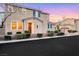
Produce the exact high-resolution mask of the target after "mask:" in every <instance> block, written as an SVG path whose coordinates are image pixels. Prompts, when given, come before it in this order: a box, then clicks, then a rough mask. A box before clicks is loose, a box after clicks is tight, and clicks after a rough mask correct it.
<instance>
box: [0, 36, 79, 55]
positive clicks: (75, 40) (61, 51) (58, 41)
mask: <svg viewBox="0 0 79 59" xmlns="http://www.w3.org/2000/svg"><path fill="white" fill-rule="evenodd" d="M0 55H1V56H79V35H76V36H69V37H61V38H51V39H43V40H35V41H25V42H18V43H7V44H0Z"/></svg>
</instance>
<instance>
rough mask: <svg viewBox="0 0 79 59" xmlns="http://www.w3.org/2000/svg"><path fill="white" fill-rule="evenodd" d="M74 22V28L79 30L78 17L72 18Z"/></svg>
mask: <svg viewBox="0 0 79 59" xmlns="http://www.w3.org/2000/svg"><path fill="white" fill-rule="evenodd" d="M74 22H75V28H76V30H77V31H78V32H79V19H74Z"/></svg>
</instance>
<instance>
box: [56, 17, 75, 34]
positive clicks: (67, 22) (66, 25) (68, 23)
mask: <svg viewBox="0 0 79 59" xmlns="http://www.w3.org/2000/svg"><path fill="white" fill-rule="evenodd" d="M57 24H58V25H59V26H60V29H61V31H62V32H64V33H68V30H77V26H76V22H75V19H74V18H65V19H64V20H63V21H61V22H59V23H57Z"/></svg>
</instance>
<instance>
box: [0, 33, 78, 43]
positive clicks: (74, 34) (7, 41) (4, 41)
mask: <svg viewBox="0 0 79 59" xmlns="http://www.w3.org/2000/svg"><path fill="white" fill-rule="evenodd" d="M76 35H79V33H70V34H65V35H62V36H51V37H41V38H27V39H12V40H5V39H2V38H0V40H1V41H0V44H5V43H14V42H23V41H32V40H41V39H42V40H43V39H51V38H52V39H53V38H60V37H68V36H76ZM0 37H3V36H0Z"/></svg>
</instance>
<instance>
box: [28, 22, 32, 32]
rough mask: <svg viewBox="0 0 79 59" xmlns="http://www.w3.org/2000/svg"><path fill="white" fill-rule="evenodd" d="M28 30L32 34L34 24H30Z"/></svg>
mask: <svg viewBox="0 0 79 59" xmlns="http://www.w3.org/2000/svg"><path fill="white" fill-rule="evenodd" d="M28 30H29V31H30V33H31V32H32V23H31V22H29V23H28Z"/></svg>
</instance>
